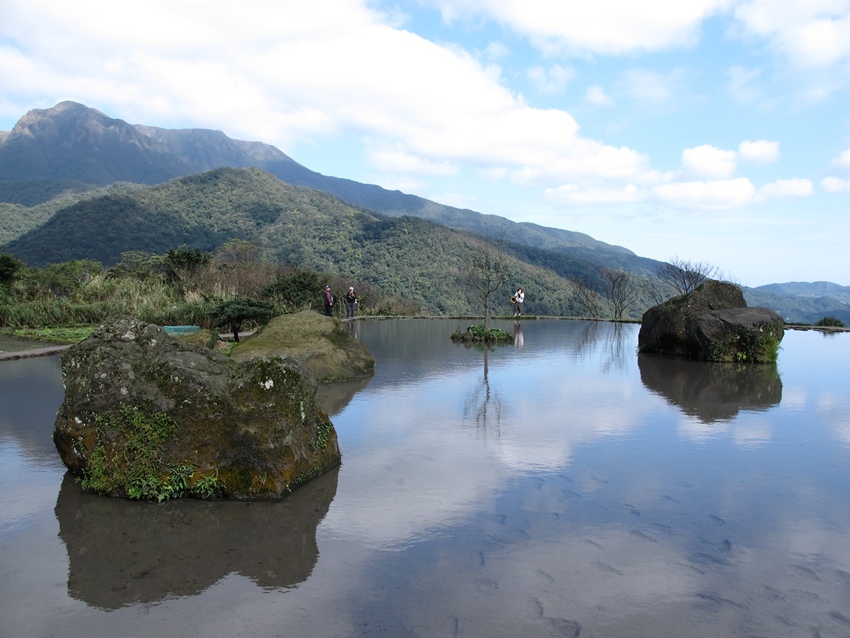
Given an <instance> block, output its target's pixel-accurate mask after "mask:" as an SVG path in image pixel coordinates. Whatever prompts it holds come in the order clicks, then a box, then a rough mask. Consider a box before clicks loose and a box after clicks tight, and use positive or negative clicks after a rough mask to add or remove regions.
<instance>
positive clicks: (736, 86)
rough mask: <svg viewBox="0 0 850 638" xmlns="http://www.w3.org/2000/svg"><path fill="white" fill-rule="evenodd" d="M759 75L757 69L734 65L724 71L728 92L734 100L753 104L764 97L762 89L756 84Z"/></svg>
mask: <svg viewBox="0 0 850 638" xmlns="http://www.w3.org/2000/svg"><path fill="white" fill-rule="evenodd" d="M760 75H761V71H760V70H759V69H748V68H745V67H743V66H739V65H735V66H732V67H730V68H729V69H728V70H727V71H726V76H727V77H728V78H729V93H730V94H731V95H732V98H733V99H734V100H735V101H736V102H740V103H742V104H753V103H754V102H761V101H762V100H763V99H764V93H763V91H762V89H761V88H760V87H759V86H757V85H756V80H758V78H759V76H760Z"/></svg>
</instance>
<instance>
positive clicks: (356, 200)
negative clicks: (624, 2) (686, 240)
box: [0, 101, 850, 323]
mask: <svg viewBox="0 0 850 638" xmlns="http://www.w3.org/2000/svg"><path fill="white" fill-rule="evenodd" d="M223 168H228V169H260V171H257V170H243V171H241V172H240V171H237V172H233V171H230V172H228V171H224V172H222V171H220V170H218V169H223ZM268 176H273V177H274V178H276V180H274V181H269V179H268ZM275 182H278V183H275ZM294 187H303V188H304V189H305V190H303V191H299V190H298V189H297V188H294ZM306 189H310V190H309V191H308V190H306ZM316 191H319V192H321V193H324V194H329V195H332V196H333V197H332V198H331V197H326V196H321V195H319V194H318V193H317V192H316ZM334 198H335V199H334ZM222 201H226V202H230V203H231V204H232V206H231V207H230V210H226V207H225V208H222V207H220V206H218V204H214V203H212V202H219V203H220V202H222ZM306 201H309V202H312V203H311V208H310V210H311V211H312V213H311V215H312V216H308V217H304V216H303V215H301V216H299V215H293V210H295V208H294V207H297V206H298V205H300V206H302V208H301V209H298V210H299V211H301V212H303V210H306V208H303V206H304V202H306ZM298 202H300V204H299V203H298ZM235 209H239V211H240V212H239V213H238V214H237V213H236V212H235ZM187 210H189V211H194V212H193V214H187V213H186V211H187ZM211 211H214V212H215V214H213V213H212V212H211ZM327 211H335V212H334V213H333V214H332V215H330V216H328V215H327V214H326V213H327ZM283 213H285V214H283ZM413 218H418V219H419V220H426V221H427V222H430V224H425V225H422V224H421V222H414V221H413ZM287 219H289V221H287ZM293 219H299V220H300V221H299V222H298V225H293V223H290V222H291V221H292V220H293ZM317 220H323V222H322V223H323V224H325V226H324V228H325V230H324V231H322V229H321V227H322V224H321V223H318V224H317V223H314V222H317ZM345 220H347V221H345ZM351 220H360V222H362V224H361V223H360V222H358V223H351ZM367 220H368V221H367ZM0 221H2V223H1V224H0V244H3V245H0V251H2V252H9V253H11V254H14V255H16V256H18V257H20V258H22V259H23V260H24V261H26V262H27V263H29V264H30V265H43V264H45V263H49V262H56V261H63V260H66V259H71V258H92V259H98V260H99V261H103V262H104V263H105V264H110V263H114V262H115V261H117V260H118V259H119V258H120V253H121V252H123V251H125V250H150V251H158V250H167V249H169V248H173V247H175V245H179V244H187V245H191V246H193V247H198V248H203V249H205V250H214V249H215V248H216V247H217V246H219V245H221V244H222V243H224V242H225V241H227V240H228V239H231V238H245V239H251V240H256V241H259V242H260V243H264V244H265V245H266V246H267V248H268V249H267V251H266V252H267V255H268V256H269V257H270V258H275V259H280V260H284V261H285V260H290V261H291V260H294V259H299V260H301V263H302V265H304V266H305V267H306V266H307V265H311V266H312V267H322V268H325V269H328V270H334V271H337V272H352V271H356V272H358V273H361V274H362V275H363V276H366V277H367V278H368V277H370V276H371V279H372V280H373V281H374V282H375V283H376V284H377V285H379V286H386V285H387V282H384V281H381V280H380V279H381V276H379V275H378V274H376V273H377V272H378V271H380V270H381V269H380V268H378V269H377V271H376V270H375V269H376V268H377V266H376V264H375V263H367V262H368V260H366V261H364V260H363V259H362V257H361V258H359V261H358V260H357V259H355V258H353V257H352V256H351V254H356V253H357V251H351V250H346V251H342V249H341V248H339V247H338V246H337V244H340V245H344V244H346V243H348V244H349V246H353V245H355V244H356V242H358V241H359V242H363V241H364V238H371V239H369V241H368V242H367V244H366V245H363V247H364V248H368V251H371V252H372V253H375V254H381V253H383V252H385V250H386V246H384V245H382V244H381V243H380V241H379V238H378V236H379V235H380V233H379V234H378V235H375V233H374V232H373V231H374V229H375V228H377V227H381V228H383V229H384V231H385V232H390V234H392V233H395V232H396V230H398V229H400V228H402V227H407V228H408V232H409V230H410V228H412V227H414V226H415V227H416V230H417V232H420V233H424V234H426V235H430V234H436V235H435V236H438V235H441V234H442V233H446V232H448V231H452V232H453V233H454V234H452V232H449V234H448V235H446V236H445V237H444V238H443V240H444V241H446V242H448V245H455V242H457V241H461V242H467V244H468V243H469V242H470V241H476V240H475V237H476V236H477V237H481V238H484V239H488V240H490V241H491V242H493V241H498V242H500V246H501V247H502V248H503V249H504V250H505V251H506V252H507V253H508V254H509V255H511V256H512V258H513V259H514V263H515V266H516V267H517V268H520V265H521V269H525V270H526V271H527V272H525V273H524V274H523V276H524V277H535V278H537V279H541V280H546V281H547V282H549V283H548V284H547V286H549V285H551V289H550V288H547V292H546V293H545V294H544V295H543V296H544V297H550V298H553V299H554V298H558V299H560V301H559V302H558V304H556V305H557V308H556V307H552V308H550V310H552V311H553V312H552V314H554V311H556V310H560V311H561V312H564V311H566V310H567V308H566V307H565V304H566V302H565V301H564V300H565V299H566V298H567V297H568V296H569V295H568V292H567V291H568V289H569V287H570V284H569V281H570V280H572V281H580V282H582V283H586V284H589V285H591V287H596V288H598V287H599V286H600V273H601V271H602V270H603V269H605V268H608V269H624V270H628V271H631V272H633V273H635V274H636V275H637V276H639V277H651V276H652V275H653V274H654V273H655V271H656V269H657V267H658V266H659V265H660V262H657V261H654V260H651V259H647V258H643V257H640V256H638V255H636V254H635V253H633V252H632V251H630V250H628V249H627V248H624V247H621V246H614V245H610V244H606V243H604V242H600V241H598V240H595V239H594V238H592V237H590V236H588V235H585V234H583V233H576V232H572V231H567V230H561V229H554V228H546V227H543V226H539V225H536V224H530V223H516V222H512V221H510V220H507V219H506V218H504V217H499V216H496V215H485V214H481V213H478V212H475V211H472V210H468V209H458V208H454V207H451V206H445V205H442V204H439V203H436V202H432V201H430V200H426V199H424V198H421V197H417V196H414V195H408V194H405V193H402V192H400V191H390V190H387V189H384V188H381V187H380V186H376V185H371V184H361V183H359V182H355V181H353V180H348V179H342V178H338V177H329V176H326V175H322V174H320V173H317V172H315V171H312V170H310V169H308V168H306V167H305V166H302V165H301V164H299V163H297V162H296V161H294V160H293V159H292V158H290V157H288V156H287V155H286V154H284V153H283V152H281V151H280V150H278V149H277V148H275V147H274V146H271V145H268V144H264V143H261V142H246V141H240V140H234V139H231V138H229V137H228V136H226V135H225V134H224V133H223V132H221V131H212V130H206V129H184V130H172V129H163V128H157V127H151V126H144V125H131V124H128V123H127V122H125V121H123V120H120V119H114V118H110V117H108V116H106V115H105V114H103V113H101V112H100V111H97V110H95V109H92V108H89V107H87V106H84V105H82V104H78V103H76V102H70V101H69V102H61V103H59V104H57V105H56V106H55V107H53V108H50V109H36V110H32V111H30V112H29V113H27V114H25V115H24V116H23V117H22V118H21V119H20V120H19V121H18V123H17V124H16V125H15V127H14V128H13V129H12V130H11V131H8V132H0ZM342 221H345V223H342ZM370 225H371V226H370ZM281 226H284V227H286V226H288V227H289V228H290V232H289V235H288V236H286V237H284V236H281V235H280V234H279V229H280V227H281ZM333 226H337V229H336V231H335V232H334V233H331V235H333V236H335V237H336V239H335V240H334V246H335V250H336V251H337V252H336V253H335V254H330V253H325V254H324V255H323V256H321V257H319V258H317V257H316V254H315V253H318V254H319V255H322V248H321V243H320V242H318V240H317V237H320V236H321V233H322V232H327V229H328V228H330V227H333ZM369 228H371V229H372V230H369ZM390 229H392V230H390ZM295 230H297V231H298V232H297V233H296V232H295ZM302 231H303V232H302ZM308 231H309V232H312V233H318V235H314V236H311V237H308V236H307V233H308ZM346 233H348V234H346ZM457 233H460V234H457ZM295 236H298V237H300V239H299V241H300V244H298V246H296V245H295V244H292V243H291V242H290V244H291V245H289V246H288V244H287V241H289V239H291V238H292V237H295ZM448 237H451V238H452V239H451V240H449V239H448ZM357 238H359V239H357ZM397 239H398V238H397ZM175 242H177V244H175ZM276 242H277V243H276ZM376 242H377V243H376ZM402 243H404V242H402ZM287 246H288V247H287ZM400 249H401V250H402V252H404V247H403V246H401V248H400ZM314 251H315V253H314ZM368 251H367V252H368ZM363 252H364V251H363V250H361V251H360V254H361V255H362V254H363ZM435 256H436V253H434V254H433V255H432V256H431V257H430V258H429V257H428V256H427V252H426V253H425V254H424V255H421V254H419V253H418V252H415V253H411V254H410V255H409V256H408V259H407V261H408V262H410V261H412V260H414V259H425V260H426V261H428V260H430V261H433V259H434V258H435ZM444 258H445V256H444ZM398 259H399V260H401V261H404V256H403V255H400V256H398ZM371 261H372V262H374V259H372V260H371ZM443 266H445V267H444V268H442V269H441V268H440V266H439V265H438V266H437V268H436V270H437V272H449V273H451V272H453V271H452V270H451V269H452V268H455V269H456V268H457V264H456V263H454V264H451V265H450V264H443ZM406 267H412V266H411V264H410V263H407V264H406ZM370 269H371V270H370ZM529 269H530V270H529ZM412 270H417V273H416V274H415V275H414V274H411V275H410V277H411V278H410V279H409V280H408V281H406V282H405V283H406V284H407V285H410V286H414V285H417V284H418V285H424V284H427V283H428V281H427V278H428V276H430V273H427V272H425V271H427V270H428V269H427V268H425V269H423V268H421V267H418V268H417V267H412ZM370 273H371V275H370ZM449 279H451V280H452V285H453V286H456V285H462V284H461V282H460V281H459V280H458V278H457V276H454V275H452V276H451V277H449ZM558 280H563V281H560V282H559V281H558ZM397 287H402V288H403V287H405V286H404V285H403V284H402V282H399V281H396V282H391V285H390V288H391V289H392V288H397ZM526 287H528V286H526ZM531 287H532V288H533V287H534V284H532V285H531ZM557 289H560V290H561V292H559V293H557V294H556V293H555V292H554V291H555V290H557ZM541 292H542V291H541ZM745 294H746V295H747V298H748V302H750V303H751V305H768V307H772V308H774V309H775V310H777V311H778V312H780V314H783V316H786V318H787V319H790V320H792V321H804V322H812V321H816V320H817V319H818V318H820V317H822V316H824V314H831V315H833V316H839V315H841V313H842V312H844V313H846V315H844V316H846V319H842V320H844V321H845V322H846V323H850V321H848V320H850V312H848V311H847V308H848V307H850V306H848V305H847V303H846V302H847V299H845V296H846V295H848V291H847V289H845V288H843V287H841V286H837V285H836V284H828V283H827V282H817V283H816V284H772V285H771V286H763V287H761V288H757V289H745ZM460 296H461V297H465V296H466V295H460ZM761 299H764V300H768V302H769V303H760V302H758V303H753V300H756V301H758V300H761ZM791 299H793V300H794V301H793V303H792V304H791V305H790V306H789V305H788V304H787V302H788V301H789V300H791ZM449 305H452V304H449ZM566 305H567V306H569V304H566ZM455 306H457V307H461V306H463V304H462V303H460V304H459V305H458V304H455ZM433 309H434V310H437V311H447V308H445V307H443V308H438V307H434V308H433ZM538 312H542V310H540V309H538ZM789 314H793V316H789ZM815 315H817V316H815ZM839 318H841V317H839Z"/></svg>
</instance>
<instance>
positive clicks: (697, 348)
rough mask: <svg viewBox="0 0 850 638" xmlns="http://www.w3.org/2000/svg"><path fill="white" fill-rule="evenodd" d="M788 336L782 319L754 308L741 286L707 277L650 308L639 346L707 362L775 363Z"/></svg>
mask: <svg viewBox="0 0 850 638" xmlns="http://www.w3.org/2000/svg"><path fill="white" fill-rule="evenodd" d="M784 335H785V322H784V321H783V320H782V317H780V316H779V315H777V314H776V313H775V312H773V311H772V310H769V309H768V308H749V307H747V302H746V300H745V299H744V294H743V292H742V291H741V289H740V288H739V287H738V286H736V285H734V284H731V283H727V282H720V281H714V280H711V279H709V280H707V281H706V282H705V283H703V284H702V285H701V286H699V287H698V288H697V289H696V290H695V291H693V292H692V293H690V294H687V295H681V296H679V297H674V298H673V299H670V300H668V301H666V302H664V303H662V304H659V305H657V306H654V307H652V308H650V309H649V310H647V311H646V312H645V313H644V315H643V318H642V320H641V328H640V333H639V334H638V348H639V350H640V352H642V353H645V354H662V355H667V356H680V357H687V358H691V359H702V360H705V361H752V362H759V363H766V362H772V361H776V357H777V353H778V350H779V343H780V341H782V338H783V336H784Z"/></svg>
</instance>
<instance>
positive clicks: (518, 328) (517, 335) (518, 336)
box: [514, 321, 525, 350]
mask: <svg viewBox="0 0 850 638" xmlns="http://www.w3.org/2000/svg"><path fill="white" fill-rule="evenodd" d="M514 345H515V346H516V347H517V348H518V349H520V350H522V347H523V346H524V345H525V339H524V338H523V336H522V323H521V322H519V321H514Z"/></svg>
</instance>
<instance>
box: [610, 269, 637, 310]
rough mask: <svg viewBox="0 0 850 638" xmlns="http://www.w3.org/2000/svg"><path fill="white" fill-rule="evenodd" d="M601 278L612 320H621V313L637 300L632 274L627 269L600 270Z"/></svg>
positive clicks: (629, 308)
mask: <svg viewBox="0 0 850 638" xmlns="http://www.w3.org/2000/svg"><path fill="white" fill-rule="evenodd" d="M602 280H603V282H604V284H605V296H606V297H607V299H608V302H609V303H610V304H611V310H612V313H613V315H614V321H621V320H622V319H623V315H624V314H625V313H626V312H628V311H629V310H631V307H632V306H633V305H634V303H635V301H637V297H638V288H637V286H636V285H635V282H634V275H632V273H630V272H628V271H627V270H609V269H607V268H606V269H605V270H603V271H602Z"/></svg>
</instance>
